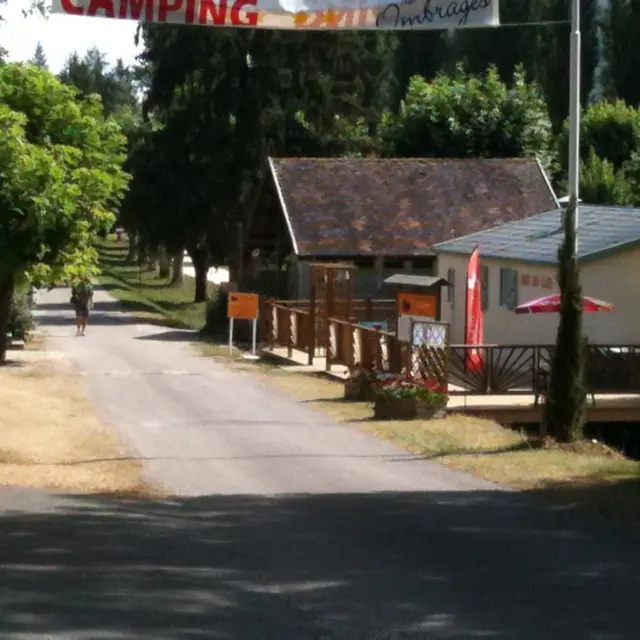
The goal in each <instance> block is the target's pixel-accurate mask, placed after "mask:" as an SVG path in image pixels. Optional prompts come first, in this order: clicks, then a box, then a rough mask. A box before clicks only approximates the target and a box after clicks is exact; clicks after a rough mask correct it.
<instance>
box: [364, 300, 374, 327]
mask: <svg viewBox="0 0 640 640" xmlns="http://www.w3.org/2000/svg"><path fill="white" fill-rule="evenodd" d="M364 319H365V320H367V321H369V322H371V321H372V320H373V298H372V297H371V296H367V297H366V298H365V299H364Z"/></svg>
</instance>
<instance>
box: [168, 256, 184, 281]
mask: <svg viewBox="0 0 640 640" xmlns="http://www.w3.org/2000/svg"><path fill="white" fill-rule="evenodd" d="M183 266H184V249H180V251H176V252H175V254H174V255H173V257H172V259H171V268H172V270H173V272H172V274H171V284H176V285H178V284H182V283H183V282H184V271H183Z"/></svg>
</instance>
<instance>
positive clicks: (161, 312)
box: [99, 237, 216, 329]
mask: <svg viewBox="0 0 640 640" xmlns="http://www.w3.org/2000/svg"><path fill="white" fill-rule="evenodd" d="M99 251H100V269H101V271H102V273H101V276H100V278H99V282H100V284H102V285H103V286H104V287H105V289H106V290H107V291H108V292H109V293H110V294H111V295H112V296H114V297H115V298H117V299H118V300H120V302H121V304H122V307H123V309H124V310H126V311H127V312H129V313H131V314H132V315H134V316H135V317H137V318H140V319H141V320H144V321H146V322H151V323H159V324H163V325H167V326H172V327H176V328H188V329H201V328H202V327H203V325H204V321H205V308H206V303H205V302H200V303H197V304H196V303H194V302H193V297H194V291H195V281H194V279H193V278H190V277H187V276H185V278H184V282H183V283H182V284H181V285H173V286H172V285H171V284H170V282H169V279H168V278H159V277H158V274H157V271H147V270H146V269H145V268H144V267H143V268H142V269H140V268H139V267H138V265H134V264H129V263H127V262H126V261H125V258H126V255H127V251H128V245H127V242H126V241H122V242H117V241H116V240H115V238H111V237H110V238H108V239H107V240H104V241H103V242H102V243H101V244H100V246H99ZM215 292H216V287H215V285H213V284H210V290H209V295H210V296H213V295H215Z"/></svg>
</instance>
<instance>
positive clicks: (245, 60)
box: [128, 25, 392, 300]
mask: <svg viewBox="0 0 640 640" xmlns="http://www.w3.org/2000/svg"><path fill="white" fill-rule="evenodd" d="M141 33H142V38H143V41H144V44H145V50H144V53H143V55H142V56H141V59H142V64H143V67H144V69H145V70H146V72H147V74H148V81H146V82H144V83H143V84H144V86H145V87H146V98H145V109H146V111H147V113H148V114H149V115H150V116H152V117H153V118H154V119H155V120H156V121H157V122H159V123H160V124H161V125H162V127H161V130H160V131H157V132H156V133H154V135H153V136H151V137H150V138H149V139H147V140H146V142H145V146H147V147H148V151H147V152H145V153H149V154H150V155H152V156H153V159H154V161H153V166H154V172H155V175H158V174H161V175H162V176H163V183H164V184H163V188H166V189H169V185H171V189H170V191H171V193H170V194H169V195H167V197H165V198H163V201H162V202H161V203H159V206H157V207H154V210H153V211H151V208H150V207H151V205H150V202H152V200H149V199H145V198H143V197H140V198H139V199H138V200H139V201H140V202H141V201H142V200H145V202H146V203H147V206H145V207H144V209H140V208H138V207H136V209H137V214H134V215H133V216H132V217H137V226H138V228H139V230H140V231H141V232H144V234H145V235H146V236H147V237H150V238H151V237H152V236H154V237H155V238H156V241H161V242H162V244H164V243H165V242H167V241H168V239H169V238H168V237H167V238H166V239H162V237H161V236H162V235H164V234H166V233H167V231H168V230H171V233H170V234H169V235H170V237H171V238H174V239H175V238H179V239H180V240H181V241H183V242H184V243H185V244H184V246H185V247H186V249H187V250H188V252H189V253H190V255H191V257H192V260H193V263H194V267H195V270H196V292H195V295H196V299H198V300H199V299H201V296H204V294H205V292H206V287H205V284H206V281H205V274H206V268H207V266H208V265H209V263H210V262H212V261H213V262H215V263H218V264H219V263H222V262H227V263H228V264H229V266H230V268H231V270H232V278H233V279H234V281H236V282H241V280H242V277H243V269H242V265H243V263H244V261H246V259H247V258H248V256H247V252H246V250H245V249H244V247H245V246H246V242H245V239H246V235H247V231H248V229H249V227H250V224H251V220H252V217H253V215H254V212H255V210H256V207H257V204H258V201H259V195H260V193H261V190H262V189H263V188H264V185H265V183H266V179H267V176H268V166H267V157H268V155H270V154H274V155H276V154H277V155H289V154H290V150H295V153H299V154H304V155H319V154H323V153H324V154H326V153H330V154H339V153H340V152H341V150H343V149H347V148H348V149H349V150H350V152H351V150H353V149H354V148H355V147H356V146H358V144H360V142H359V141H360V139H362V142H364V140H365V139H367V136H368V132H369V131H371V130H374V129H375V125H376V124H377V121H378V120H379V113H380V110H381V108H382V106H383V105H384V104H385V101H386V100H387V96H388V95H390V93H391V86H392V78H391V75H392V74H391V71H390V62H389V58H390V56H389V55H388V51H389V50H390V49H389V47H390V46H392V42H391V40H390V39H389V35H388V34H359V33H355V32H345V33H331V32H330V33H291V32H278V31H273V32H271V31H255V32H247V31H240V30H235V31H234V30H220V29H208V30H204V29H203V30H197V31H190V30H189V31H185V30H183V29H182V30H181V29H176V28H172V27H170V26H166V25H145V26H144V27H143V28H142V31H141ZM363 132H365V133H363ZM369 142H370V141H369ZM152 148H153V152H151V149H152ZM137 164H138V167H139V169H137V170H133V174H134V181H133V185H132V200H133V198H134V197H135V198H137V196H136V194H141V193H144V192H148V191H149V188H148V186H145V183H146V185H148V184H150V181H151V180H153V178H152V175H151V170H150V169H149V164H145V163H142V162H139V163H137ZM156 182H157V180H156ZM161 191H162V190H161V189H157V190H156V193H160V192H161ZM169 203H175V204H169ZM132 209H133V207H128V211H129V212H131V211H132ZM143 212H144V213H143ZM151 218H153V221H151ZM177 229H180V230H181V231H180V232H178V231H177Z"/></svg>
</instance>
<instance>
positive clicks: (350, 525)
mask: <svg viewBox="0 0 640 640" xmlns="http://www.w3.org/2000/svg"><path fill="white" fill-rule="evenodd" d="M22 499H23V500H25V501H26V502H27V504H26V509H27V511H28V510H29V508H30V506H31V504H35V505H36V506H35V507H32V508H33V509H34V510H35V511H36V512H34V513H28V512H21V511H19V510H18V507H17V506H16V505H15V504H14V505H13V506H12V510H10V511H5V512H4V513H3V517H2V518H0V536H2V541H3V544H2V546H1V547H0V563H2V565H3V571H2V573H1V574H0V606H1V607H2V613H3V615H2V619H1V621H0V631H1V634H2V636H3V637H4V638H7V639H9V638H18V637H22V636H23V635H24V636H26V635H30V636H37V637H50V638H54V637H55V638H65V637H71V636H73V637H76V636H77V637H82V638H87V639H94V638H95V639H97V638H106V637H117V638H126V639H127V640H143V639H144V640H146V639H147V638H161V637H165V636H166V637H169V636H168V635H167V633H168V632H167V630H168V629H169V630H170V632H169V635H170V637H172V638H196V637H203V638H225V639H226V640H250V639H254V638H255V639H258V638H264V639H274V640H276V639H277V640H312V639H314V638H321V637H322V638H335V639H338V638H348V639H349V640H374V638H380V639H382V638H407V639H409V638H413V639H416V640H418V639H422V638H424V639H425V640H426V639H427V638H433V637H447V638H454V639H460V640H462V639H467V638H475V637H487V638H499V639H504V640H516V639H517V640H540V639H541V638H544V639H545V640H567V639H568V638H575V639H580V640H596V639H597V638H608V639H610V640H613V639H615V640H626V639H629V640H632V639H633V640H635V638H637V633H638V628H640V608H639V607H638V606H637V593H638V586H639V580H640V578H639V576H640V556H639V554H638V553H637V541H636V540H635V539H634V538H632V537H631V536H629V535H625V534H623V533H622V532H621V531H618V530H617V529H616V528H614V527H609V526H604V525H603V524H602V523H601V522H599V521H598V520H597V519H591V518H584V517H582V516H580V515H578V514H576V513H573V512H572V510H571V509H557V508H553V507H549V506H546V505H544V504H542V503H540V502H539V501H537V500H529V499H527V496H523V495H519V494H515V493H509V492H501V491H483V490H479V491H432V492H426V491H422V492H418V491H416V492H392V491H389V492H378V493H342V494H341V493H333V492H332V493H326V494H318V495H295V494H294V495H277V496H271V497H264V496H260V495H234V496H213V495H212V496H203V497H198V498H186V499H183V498H175V499H171V500H168V501H164V502H158V503H144V502H137V501H135V500H124V499H123V500H114V499H112V500H108V499H104V498H99V497H93V498H90V497H82V496H75V497H69V498H58V499H57V503H56V505H55V506H56V507H57V508H56V509H55V510H53V509H50V510H49V511H48V512H47V511H45V510H46V509H47V506H46V505H44V506H38V504H37V503H38V501H37V500H33V501H29V500H28V498H26V497H25V496H24V495H22ZM535 612H539V614H540V615H534V616H533V617H532V615H533V614H534V613H535Z"/></svg>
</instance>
